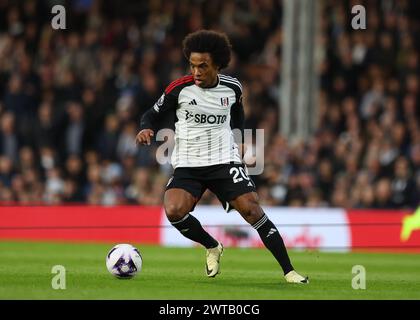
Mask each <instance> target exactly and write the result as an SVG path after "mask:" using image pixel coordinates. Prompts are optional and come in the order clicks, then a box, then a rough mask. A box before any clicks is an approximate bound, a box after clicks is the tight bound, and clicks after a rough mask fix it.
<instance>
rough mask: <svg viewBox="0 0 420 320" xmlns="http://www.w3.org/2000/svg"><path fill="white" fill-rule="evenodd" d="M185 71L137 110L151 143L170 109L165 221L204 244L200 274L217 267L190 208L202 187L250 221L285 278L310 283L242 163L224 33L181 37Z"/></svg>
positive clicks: (238, 93) (239, 115) (236, 94)
mask: <svg viewBox="0 0 420 320" xmlns="http://www.w3.org/2000/svg"><path fill="white" fill-rule="evenodd" d="M183 52H184V55H185V57H186V58H187V59H188V61H189V64H190V70H191V75H187V76H185V77H182V78H180V79H178V80H175V81H173V82H172V83H171V84H170V85H169V86H168V87H167V88H166V89H165V91H164V93H163V94H162V96H161V97H160V99H159V100H158V101H157V102H156V103H155V105H154V106H153V107H152V108H151V109H149V110H148V111H147V112H146V113H145V114H144V115H143V117H142V119H141V123H140V131H139V133H138V134H137V137H136V142H137V143H139V144H147V145H150V142H151V139H152V137H153V136H154V130H155V127H156V124H157V122H158V120H159V119H160V117H161V116H162V114H164V113H166V112H173V113H174V114H175V137H174V139H175V147H174V151H173V153H172V156H171V163H172V166H173V167H174V173H173V176H172V177H171V178H170V180H169V182H168V184H167V186H166V191H165V195H164V207H165V212H166V216H167V218H168V220H169V221H170V222H171V224H172V225H173V226H174V227H175V228H176V229H178V230H179V231H180V232H181V233H182V234H183V235H184V236H185V237H187V238H188V239H191V240H193V241H195V242H198V243H200V244H202V245H203V246H204V247H205V248H206V249H207V252H206V258H207V263H206V273H207V276H208V277H214V276H216V275H217V274H218V273H219V271H220V257H221V255H222V253H223V245H222V244H221V243H220V242H218V241H217V240H216V239H214V238H213V237H212V236H211V235H210V234H209V233H207V232H206V231H205V230H204V229H203V227H202V225H201V223H200V222H199V221H198V220H197V219H196V218H195V217H194V216H193V215H192V214H191V212H192V211H193V210H194V207H195V205H196V203H197V202H198V201H199V200H200V198H201V196H202V195H203V193H204V191H205V190H206V189H209V190H210V191H212V192H213V193H214V194H215V195H216V196H217V197H218V199H219V200H220V201H221V203H222V204H223V206H224V207H225V209H226V211H230V209H232V208H233V209H236V210H237V211H238V212H239V213H240V214H241V215H242V217H243V218H244V219H245V220H246V221H247V222H248V223H249V224H251V225H252V227H253V228H255V229H256V230H257V232H258V234H259V235H260V237H261V240H262V242H263V243H264V245H265V246H266V247H267V248H268V249H269V250H270V251H271V253H272V254H273V256H274V257H275V258H276V260H277V261H278V263H279V264H280V266H281V268H282V269H283V272H284V277H285V279H286V281H287V282H291V283H308V278H307V277H303V276H301V275H300V274H298V273H297V272H296V271H295V270H294V268H293V266H292V264H291V262H290V259H289V256H288V254H287V250H286V247H285V245H284V242H283V239H282V237H281V236H280V234H279V232H278V230H277V228H276V227H275V226H274V224H273V223H272V222H271V221H270V219H269V218H268V217H267V215H266V214H265V213H264V211H263V210H262V208H261V206H260V205H259V203H258V195H257V193H256V188H255V185H254V183H253V181H252V180H251V178H250V177H249V176H248V175H247V171H246V167H245V166H244V164H243V163H242V160H241V156H240V152H239V147H241V148H242V147H243V145H242V144H241V143H239V146H238V144H237V143H236V142H235V141H234V135H233V131H232V130H233V129H239V130H241V132H243V126H244V111H243V106H242V86H241V84H240V83H239V81H238V80H237V79H236V78H232V77H230V76H227V75H223V74H221V73H220V71H221V70H222V69H223V68H225V67H227V65H228V64H229V61H230V57H231V44H230V42H229V39H228V38H227V36H226V35H225V34H223V33H218V32H215V31H209V30H200V31H197V32H194V33H191V34H189V35H187V36H186V38H185V39H184V40H183Z"/></svg>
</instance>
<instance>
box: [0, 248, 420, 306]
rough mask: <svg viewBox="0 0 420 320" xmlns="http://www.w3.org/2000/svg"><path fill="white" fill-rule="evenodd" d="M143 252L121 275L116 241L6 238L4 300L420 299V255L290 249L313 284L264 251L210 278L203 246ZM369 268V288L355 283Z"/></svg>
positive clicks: (230, 253) (240, 253) (229, 262)
mask: <svg viewBox="0 0 420 320" xmlns="http://www.w3.org/2000/svg"><path fill="white" fill-rule="evenodd" d="M134 245H136V246H137V248H139V250H140V252H141V253H142V256H143V270H142V272H141V273H140V274H139V275H137V276H136V277H135V278H133V279H130V280H119V279H116V278H114V277H113V276H111V275H110V274H109V273H108V271H107V270H106V267H105V256H106V254H107V252H108V250H109V249H110V248H111V247H112V246H113V244H81V243H77V244H71V243H46V242H0V299H83V300H84V299H87V300H91V299H153V300H165V299H168V300H169V299H175V300H184V299H185V300H196V299H203V300H213V299H217V300H219V299H222V300H223V299H233V300H245V299H251V300H259V299H264V300H277V299H281V300H284V299H311V300H312V299H346V300H348V299H358V300H359V299H375V300H376V299H420V272H419V266H420V255H415V254H385V253H321V252H317V251H300V252H296V251H290V256H291V259H292V262H293V264H294V266H295V267H296V269H297V270H298V271H299V272H301V273H302V274H304V275H308V276H309V279H310V284H309V285H294V284H292V285H291V284H287V283H285V281H284V279H283V276H282V272H281V271H280V268H279V266H278V265H277V263H276V262H275V260H274V258H273V257H272V256H271V254H270V253H269V252H268V251H267V250H264V249H239V248H226V250H225V252H224V255H223V257H222V260H221V263H222V264H221V274H220V275H218V276H217V277H216V278H207V277H206V276H205V272H204V263H205V262H204V261H205V251H204V249H202V248H162V247H157V246H146V245H139V244H134ZM54 265H62V266H64V267H65V269H66V289H65V290H54V289H52V286H51V283H52V279H53V277H54V276H55V274H52V273H51V269H52V267H53V266H54ZM354 265H363V266H364V267H365V270H366V289H365V290H361V289H359V290H354V289H353V288H352V278H353V277H354V276H355V274H352V267H353V266H354Z"/></svg>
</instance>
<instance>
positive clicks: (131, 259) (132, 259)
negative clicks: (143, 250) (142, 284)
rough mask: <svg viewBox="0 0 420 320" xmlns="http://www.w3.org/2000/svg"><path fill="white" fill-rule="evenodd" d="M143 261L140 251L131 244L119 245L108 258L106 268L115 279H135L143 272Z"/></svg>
mask: <svg viewBox="0 0 420 320" xmlns="http://www.w3.org/2000/svg"><path fill="white" fill-rule="evenodd" d="M142 264H143V259H142V256H141V254H140V251H139V250H138V249H137V248H136V247H134V246H132V245H131V244H126V243H122V244H117V245H116V246H115V247H113V248H112V249H111V250H110V251H109V252H108V254H107V256H106V267H107V269H108V271H109V272H110V273H111V274H112V275H113V276H115V277H117V278H120V279H130V278H133V277H134V276H135V275H136V274H137V273H139V272H140V271H141V267H142Z"/></svg>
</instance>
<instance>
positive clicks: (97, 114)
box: [0, 0, 420, 208]
mask: <svg viewBox="0 0 420 320" xmlns="http://www.w3.org/2000/svg"><path fill="white" fill-rule="evenodd" d="M59 2H60V1H58V2H57V1H54V2H52V1H47V0H45V1H35V0H23V1H12V0H10V1H8V0H1V1H0V204H5V203H19V204H35V203H43V204H65V203H88V204H100V205H116V204H141V205H160V204H162V198H163V192H164V189H165V186H166V183H167V181H168V179H169V177H170V175H171V168H170V167H168V166H167V165H160V164H158V163H157V161H156V159H155V151H156V148H157V147H158V146H159V144H158V143H154V144H152V145H151V146H147V147H138V146H136V145H135V142H134V139H135V136H136V134H137V131H138V128H139V121H140V117H141V115H142V114H143V113H144V112H145V111H146V110H147V109H148V108H150V107H151V106H153V104H154V103H155V101H156V100H157V99H158V98H159V97H160V95H161V94H162V91H163V90H164V88H165V87H166V86H167V85H168V84H169V83H170V82H171V81H172V80H174V79H176V78H178V77H180V76H182V75H184V74H186V73H188V65H187V63H186V62H187V61H186V59H185V58H184V56H183V54H182V46H181V42H182V39H183V38H184V36H185V35H186V34H188V33H189V32H192V31H196V30H198V29H202V28H206V29H214V30H219V31H223V32H226V33H227V34H228V36H229V37H230V39H231V42H232V45H233V49H234V54H233V58H232V61H231V64H230V65H229V67H228V68H227V69H225V70H223V73H225V74H228V75H231V76H234V77H237V78H238V79H239V80H240V81H241V82H242V85H243V87H244V105H245V115H246V124H245V127H246V128H250V129H253V130H255V129H257V128H259V129H264V130H265V148H264V150H265V166H264V172H263V174H261V175H258V176H254V177H253V179H254V180H255V182H256V184H257V187H258V192H259V197H260V200H261V203H262V204H263V205H278V206H302V207H304V206H306V207H343V208H414V207H416V206H417V205H418V204H419V199H420V129H419V125H420V100H419V99H420V96H419V89H420V79H419V75H420V61H419V59H420V16H419V12H420V8H419V5H418V4H417V1H416V0H411V1H408V0H403V1H396V0H383V1H374V0H369V1H365V2H363V1H357V3H356V2H355V1H338V2H337V1H327V0H323V1H321V2H322V4H323V5H322V19H321V36H320V38H319V39H318V41H319V44H320V46H321V48H322V56H323V57H322V62H321V64H320V66H319V74H320V79H321V81H320V83H321V88H320V98H319V106H318V109H319V110H318V119H317V130H316V132H315V133H314V134H313V135H312V136H311V138H310V139H308V140H306V141H302V140H293V141H291V140H288V139H286V138H285V137H283V136H281V135H280V134H279V133H278V132H279V128H278V110H279V95H280V93H279V90H278V88H279V86H280V81H281V79H280V76H279V75H280V72H279V70H280V68H281V48H282V41H283V39H282V36H283V34H282V28H281V20H282V19H281V17H282V13H283V12H282V1H280V0H258V1H257V0H237V1H232V0H224V1H219V0H212V1H199V0H196V1H194V0H189V1H187V0H182V1H163V0H162V1H159V0H150V1H129V0H126V1H122V2H119V1H118V2H117V1H111V0H108V1H106V0H103V1H94V0H84V1H83V0H79V1H68V2H67V1H62V2H61V3H62V4H63V5H64V6H65V8H66V14H67V15H66V27H67V28H66V29H65V30H53V29H52V28H51V19H52V17H53V15H52V14H51V13H50V12H51V6H52V3H54V4H56V3H59ZM355 4H364V5H365V7H366V12H367V29H366V30H353V29H351V18H352V14H351V7H352V6H353V5H355ZM416 9H417V10H416ZM163 126H164V125H163ZM200 203H202V204H210V203H211V204H216V203H217V199H215V197H214V196H213V195H212V194H211V193H210V192H206V193H205V195H204V196H203V199H202V200H201V202H200Z"/></svg>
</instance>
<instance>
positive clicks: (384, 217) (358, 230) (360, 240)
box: [347, 210, 420, 252]
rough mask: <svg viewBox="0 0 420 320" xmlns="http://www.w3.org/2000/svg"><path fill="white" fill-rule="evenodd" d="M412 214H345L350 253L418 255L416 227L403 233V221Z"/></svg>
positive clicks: (419, 240)
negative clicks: (405, 253)
mask: <svg viewBox="0 0 420 320" xmlns="http://www.w3.org/2000/svg"><path fill="white" fill-rule="evenodd" d="M412 213H413V212H410V211H395V210H394V211H391V210H347V216H348V220H349V226H350V230H351V247H352V249H353V250H358V249H371V250H375V251H382V250H383V251H394V252H402V251H404V252H407V251H412V252H420V226H419V228H411V229H410V230H408V231H410V232H407V225H406V224H405V221H407V220H405V218H408V217H411V216H412ZM404 227H406V230H405V231H406V233H405V235H404V233H403V230H404Z"/></svg>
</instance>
